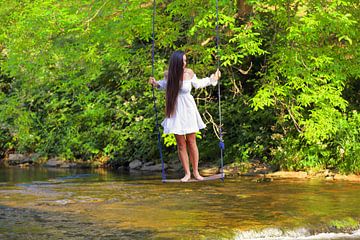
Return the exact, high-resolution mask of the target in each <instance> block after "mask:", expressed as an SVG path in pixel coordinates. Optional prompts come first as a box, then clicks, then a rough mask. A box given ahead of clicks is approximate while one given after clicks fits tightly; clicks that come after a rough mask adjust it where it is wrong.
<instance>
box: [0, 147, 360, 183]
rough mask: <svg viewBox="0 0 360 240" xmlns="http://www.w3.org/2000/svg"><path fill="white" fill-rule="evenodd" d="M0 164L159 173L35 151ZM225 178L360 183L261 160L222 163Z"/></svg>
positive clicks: (359, 178) (144, 164) (208, 168)
mask: <svg viewBox="0 0 360 240" xmlns="http://www.w3.org/2000/svg"><path fill="white" fill-rule="evenodd" d="M0 164H1V165H4V166H16V167H21V168H26V167H31V166H42V167H50V168H111V169H115V170H125V171H133V172H134V171H135V172H136V171H138V172H160V171H161V170H162V165H161V163H156V162H153V161H150V162H148V161H141V160H133V161H131V162H129V163H128V164H126V165H120V166H119V165H114V164H111V163H109V159H107V158H104V159H99V160H97V161H93V162H87V161H82V160H78V161H66V160H63V159H60V158H57V157H55V158H50V159H45V158H41V157H40V155H38V154H9V156H8V158H6V159H1V160H0ZM164 168H165V170H166V171H168V172H181V171H182V166H181V163H180V161H178V160H177V159H173V160H171V161H169V162H168V163H165V164H164ZM199 168H200V172H201V174H202V175H204V176H210V175H214V174H217V173H219V172H220V168H219V167H218V166H215V165H211V164H200V166H199ZM223 171H224V173H225V176H227V177H238V176H245V177H252V178H254V181H257V182H271V181H273V180H276V179H321V180H326V181H338V180H340V181H343V180H345V181H352V182H360V175H355V174H348V175H345V174H342V173H339V172H338V171H334V170H330V169H321V170H308V171H285V170H282V169H279V168H278V167H276V166H273V165H270V164H267V163H262V162H260V161H258V160H252V161H250V162H241V163H232V164H228V165H225V166H224V169H223Z"/></svg>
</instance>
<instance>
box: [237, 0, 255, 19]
mask: <svg viewBox="0 0 360 240" xmlns="http://www.w3.org/2000/svg"><path fill="white" fill-rule="evenodd" d="M237 8H238V16H239V18H246V17H247V16H249V15H250V14H251V13H252V7H251V6H250V5H248V4H246V0H237Z"/></svg>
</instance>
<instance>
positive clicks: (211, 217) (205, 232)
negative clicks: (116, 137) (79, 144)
mask: <svg viewBox="0 0 360 240" xmlns="http://www.w3.org/2000/svg"><path fill="white" fill-rule="evenodd" d="M160 178H161V176H160V174H157V175H142V174H129V173H116V172H111V171H106V170H89V169H88V170H64V169H45V168H29V169H21V168H7V169H0V239H360V232H359V231H354V229H356V227H355V228H354V227H352V228H351V229H350V228H347V227H343V229H342V230H340V231H339V230H336V229H334V228H333V227H331V226H333V225H336V224H335V223H337V225H339V223H341V224H342V223H344V224H345V225H346V224H347V225H349V222H350V223H352V224H354V222H355V224H358V222H359V219H360V184H359V183H352V182H339V181H337V182H328V181H319V180H275V181H273V182H268V183H258V182H256V181H254V179H252V178H238V179H225V182H222V181H220V180H217V181H209V182H198V183H186V184H184V183H166V184H163V183H161V181H160ZM352 226H353V225H352ZM346 229H348V230H346ZM349 229H350V230H349Z"/></svg>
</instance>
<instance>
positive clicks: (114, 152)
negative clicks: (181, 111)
mask: <svg viewBox="0 0 360 240" xmlns="http://www.w3.org/2000/svg"><path fill="white" fill-rule="evenodd" d="M246 3H247V4H249V5H251V6H252V11H250V12H248V14H245V15H242V14H239V12H240V10H242V9H238V6H239V5H238V4H237V2H236V1H219V10H220V12H219V34H220V42H219V55H217V48H216V37H215V36H216V32H215V26H216V15H215V1H203V0H195V1H180V0H174V1H157V8H156V9H157V12H156V19H155V31H156V35H155V40H156V44H155V48H156V52H155V77H156V78H157V79H160V78H162V73H163V71H164V70H165V69H166V65H167V59H168V57H169V55H170V54H171V52H172V51H173V50H175V49H182V50H185V51H186V52H187V55H188V61H189V65H190V67H191V68H192V69H193V70H194V71H195V73H196V74H197V76H199V77H205V76H209V74H210V73H212V72H214V71H215V69H216V68H217V60H220V64H221V71H222V76H223V77H222V79H221V90H222V92H221V94H222V114H223V130H224V140H225V144H226V150H225V161H226V162H227V163H231V162H241V161H248V160H251V159H253V158H256V159H261V160H263V161H269V162H272V163H274V164H276V165H279V166H280V167H282V168H287V169H308V168H325V167H330V168H338V169H340V170H341V171H344V172H356V173H359V172H360V170H359V167H358V166H360V152H359V151H360V150H359V149H360V146H359V142H360V141H359V140H360V139H359V138H360V137H359V135H360V133H359V127H358V126H359V122H360V120H359V114H358V113H357V111H359V110H360V109H359V106H360V105H359V99H360V95H359V93H360V85H359V76H360V68H359V67H358V66H359V61H360V60H359V59H360V58H359V55H360V54H359V53H360V48H359V36H360V34H359V28H358V27H357V26H358V24H359V23H358V19H359V18H360V13H359V12H360V11H359V5H358V2H357V1H355V0H338V1H330V2H326V3H325V2H324V1H320V0H314V1H303V0H300V1H287V2H284V1H280V0H271V1H260V0H248V1H246ZM0 4H1V6H2V7H1V9H0V19H1V22H2V25H1V26H0V131H1V137H0V148H1V150H0V154H1V155H3V154H4V153H5V152H6V151H8V150H10V149H11V150H16V151H19V152H39V153H41V154H43V155H47V156H62V157H63V158H66V159H83V160H87V161H93V160H94V159H96V158H103V157H106V158H109V159H110V160H111V162H116V163H117V164H125V163H126V162H128V161H130V160H132V159H136V158H141V159H143V160H150V159H151V160H153V159H158V150H157V133H156V131H155V116H154V115H155V114H154V110H153V106H152V92H151V89H150V87H149V86H148V84H147V78H148V76H150V75H151V72H152V71H151V40H152V26H151V21H152V11H153V6H152V3H151V1H150V2H149V1H143V0H135V1H127V2H126V1H125V2H121V1H120V2H119V1H90V0H86V1H69V0H66V1H61V2H59V1H53V0H45V1H39V0H35V1H7V0H0ZM216 91H217V89H216V88H211V87H209V88H206V89H202V90H199V91H194V92H193V94H194V97H195V99H196V102H197V105H198V107H199V110H200V112H201V113H202V115H203V118H204V120H205V122H207V125H208V128H207V130H206V131H205V132H203V134H202V135H201V134H197V136H198V137H200V136H203V139H201V141H199V149H200V155H201V159H202V160H203V161H213V162H217V161H218V157H214V156H217V155H218V153H219V150H218V146H217V145H218V139H217V136H216V135H218V132H217V131H218V126H217V124H218V123H219V119H218V117H217V116H218V103H217V92H216ZM155 95H156V98H157V105H158V106H157V108H158V109H163V108H164V94H163V93H162V92H157V91H156V92H155ZM163 117H164V113H163V111H160V113H159V119H162V118H163ZM163 140H164V143H165V145H166V146H167V147H166V148H165V152H166V154H173V152H174V150H175V148H174V144H175V139H174V136H172V135H166V136H165V137H164V138H163Z"/></svg>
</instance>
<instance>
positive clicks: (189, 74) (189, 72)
mask: <svg viewBox="0 0 360 240" xmlns="http://www.w3.org/2000/svg"><path fill="white" fill-rule="evenodd" d="M184 73H185V76H186V77H185V78H186V79H192V78H193V77H194V75H195V73H194V71H193V70H192V69H190V68H185V70H184Z"/></svg>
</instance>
